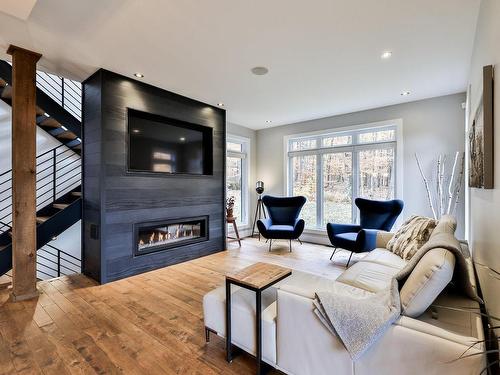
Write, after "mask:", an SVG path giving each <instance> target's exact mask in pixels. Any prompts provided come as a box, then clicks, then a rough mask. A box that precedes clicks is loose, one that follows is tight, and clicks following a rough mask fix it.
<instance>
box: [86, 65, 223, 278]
mask: <svg viewBox="0 0 500 375" xmlns="http://www.w3.org/2000/svg"><path fill="white" fill-rule="evenodd" d="M128 108H131V109H136V110H139V111H143V112H147V113H152V114H155V115H159V116H164V117H167V118H172V119H176V120H180V121H185V122H189V123H193V124H198V125H203V126H207V127H211V128H212V129H213V174H212V175H209V176H189V175H164V174H161V175H159V174H152V173H147V172H146V173H145V172H133V173H132V172H129V171H128V169H127V152H128V150H127V149H128V147H127V139H128V137H127V110H128ZM225 127H226V125H225V111H224V110H222V109H220V108H217V107H213V106H210V105H208V104H205V103H201V102H198V101H196V100H192V99H189V98H186V97H183V96H180V95H177V94H174V93H171V92H168V91H165V90H162V89H159V88H157V87H153V86H150V85H147V84H145V83H142V82H138V81H136V80H133V79H131V78H128V77H124V76H121V75H118V74H115V73H112V72H109V71H106V70H102V69H101V70H99V71H97V72H96V73H95V74H93V75H92V76H91V77H89V78H88V79H87V80H86V81H85V82H84V84H83V201H84V204H83V225H82V242H83V251H82V252H83V272H84V273H85V274H86V275H88V276H91V277H92V278H94V279H96V280H98V281H99V282H101V283H106V282H109V281H113V280H117V279H120V278H123V277H126V276H130V275H134V274H137V273H141V272H145V271H148V270H152V269H155V268H159V267H164V266H166V265H170V264H174V263H179V262H183V261H187V260H190V259H194V258H197V257H200V256H204V255H208V254H211V253H214V252H217V251H221V250H224V248H225V225H224V200H225V130H226V129H225ZM192 217H206V218H207V220H206V221H207V225H208V228H207V233H206V239H204V240H203V241H196V242H191V243H190V242H189V241H188V242H187V243H184V244H182V246H178V247H171V248H166V249H164V250H162V251H155V252H151V253H147V254H140V255H137V254H136V251H137V242H136V240H137V239H136V237H135V236H136V228H137V227H136V226H137V225H138V224H139V223H151V222H157V221H162V220H163V221H169V220H176V219H179V218H192Z"/></svg>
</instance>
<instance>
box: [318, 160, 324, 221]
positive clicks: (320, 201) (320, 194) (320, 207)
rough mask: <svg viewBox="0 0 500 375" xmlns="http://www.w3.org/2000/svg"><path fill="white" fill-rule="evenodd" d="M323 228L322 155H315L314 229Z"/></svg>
mask: <svg viewBox="0 0 500 375" xmlns="http://www.w3.org/2000/svg"><path fill="white" fill-rule="evenodd" d="M322 226H323V155H322V154H320V153H318V154H317V155H316V227H318V228H320V227H322Z"/></svg>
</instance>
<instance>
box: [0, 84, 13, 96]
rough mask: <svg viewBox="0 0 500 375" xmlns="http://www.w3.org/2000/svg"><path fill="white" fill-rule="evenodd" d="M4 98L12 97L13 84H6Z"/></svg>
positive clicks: (3, 92)
mask: <svg viewBox="0 0 500 375" xmlns="http://www.w3.org/2000/svg"><path fill="white" fill-rule="evenodd" d="M2 99H12V86H10V85H8V86H5V87H4V88H3V90H2Z"/></svg>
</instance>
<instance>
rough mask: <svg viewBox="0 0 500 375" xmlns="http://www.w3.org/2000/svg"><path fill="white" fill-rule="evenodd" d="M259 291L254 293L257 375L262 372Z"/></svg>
mask: <svg viewBox="0 0 500 375" xmlns="http://www.w3.org/2000/svg"><path fill="white" fill-rule="evenodd" d="M261 293H262V292H261V291H260V290H257V291H256V292H255V294H256V301H255V302H256V304H255V323H256V324H255V327H256V332H255V337H256V341H257V342H256V344H257V351H256V356H255V357H256V359H257V375H260V374H261V373H262V319H261V318H262V316H261V315H262V314H261V312H262V311H261V310H262V304H261Z"/></svg>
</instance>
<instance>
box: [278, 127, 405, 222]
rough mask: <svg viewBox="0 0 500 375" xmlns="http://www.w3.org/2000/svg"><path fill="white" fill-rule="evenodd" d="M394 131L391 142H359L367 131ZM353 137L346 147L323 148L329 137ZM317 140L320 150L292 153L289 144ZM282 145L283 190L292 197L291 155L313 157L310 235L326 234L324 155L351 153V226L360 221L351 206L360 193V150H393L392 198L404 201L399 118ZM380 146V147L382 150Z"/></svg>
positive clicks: (304, 135)
mask: <svg viewBox="0 0 500 375" xmlns="http://www.w3.org/2000/svg"><path fill="white" fill-rule="evenodd" d="M390 129H394V130H395V136H394V140H390V141H375V142H363V143H360V142H359V135H360V134H362V133H366V132H373V131H382V130H390ZM342 135H352V141H351V144H349V145H339V146H323V138H326V137H329V136H342ZM311 138H316V139H317V140H316V144H317V145H319V147H316V148H314V149H306V150H293V151H292V150H291V144H292V141H294V140H297V139H311ZM283 142H284V150H285V152H284V165H285V166H286V167H285V168H283V169H284V185H285V186H284V191H285V192H286V194H287V195H292V185H293V175H292V173H291V171H292V159H293V157H294V156H300V155H316V194H317V196H316V202H317V203H316V226H313V227H307V224H306V231H309V232H315V231H316V232H318V231H319V232H325V231H326V226H325V225H323V217H324V213H323V210H324V201H323V193H324V192H323V172H322V170H323V155H325V154H331V153H339V152H340V153H341V152H351V153H352V171H353V173H352V198H353V201H352V223H358V222H359V217H358V216H359V215H358V209H357V207H356V205H355V204H354V198H355V197H356V196H357V193H358V191H359V180H358V177H359V162H358V153H359V152H360V151H363V150H370V149H380V148H385V147H387V148H392V149H394V165H395V168H394V170H393V173H394V189H395V191H394V198H395V199H403V121H402V119H394V120H387V121H379V122H373V123H367V124H359V125H353V126H346V127H339V128H333V129H325V130H320V131H315V132H308V133H299V134H291V135H287V136H285V137H284V138H283ZM381 146H382V147H381Z"/></svg>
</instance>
